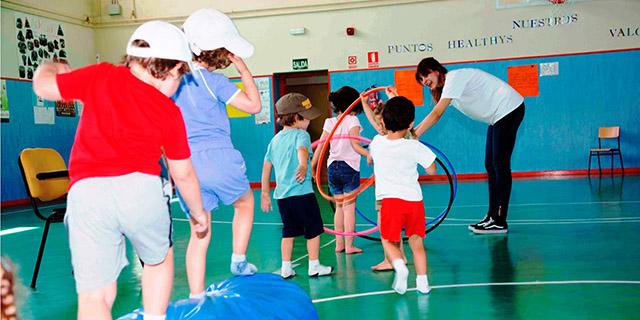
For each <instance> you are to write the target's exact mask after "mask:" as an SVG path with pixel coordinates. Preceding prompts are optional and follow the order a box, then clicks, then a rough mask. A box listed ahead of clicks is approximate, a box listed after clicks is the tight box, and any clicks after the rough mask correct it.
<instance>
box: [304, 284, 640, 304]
mask: <svg viewBox="0 0 640 320" xmlns="http://www.w3.org/2000/svg"><path fill="white" fill-rule="evenodd" d="M556 284H633V285H640V281H634V280H565V281H524V282H485V283H459V284H448V285H441V286H431V290H438V289H450V288H466V287H490V286H531V285H556ZM415 290H416V288H409V289H407V291H415ZM389 293H395V291H393V290H384V291H373V292H363V293H355V294H347V295H342V296H335V297H328V298H321V299H313V300H311V302H313V303H322V302H328V301H336V300H344V299H351V298H358V297H365V296H374V295H382V294H389Z"/></svg>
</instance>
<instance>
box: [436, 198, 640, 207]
mask: <svg viewBox="0 0 640 320" xmlns="http://www.w3.org/2000/svg"><path fill="white" fill-rule="evenodd" d="M634 203H640V201H637V200H621V201H581V202H538V203H535V202H534V203H509V207H531V206H555V205H558V206H574V205H592V204H634ZM445 207H446V206H426V207H425V208H427V209H435V208H445ZM479 207H487V204H466V205H465V204H463V205H453V208H479Z"/></svg>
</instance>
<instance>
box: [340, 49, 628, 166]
mask: <svg viewBox="0 0 640 320" xmlns="http://www.w3.org/2000/svg"><path fill="white" fill-rule="evenodd" d="M544 62H559V66H560V74H559V75H557V76H546V77H540V78H539V80H540V81H539V90H540V93H539V96H537V97H525V105H526V115H525V118H524V121H523V123H522V126H521V127H520V131H519V132H518V140H517V144H516V148H515V151H514V155H513V160H512V168H513V170H514V171H540V170H576V169H586V168H587V160H588V150H589V148H590V147H593V146H597V138H596V137H597V130H598V127H604V126H620V127H621V144H622V146H621V150H622V153H623V156H624V163H625V167H627V168H631V167H635V168H637V167H640V50H634V51H624V52H610V53H598V54H582V55H571V56H558V57H547V58H531V59H518V60H503V61H490V62H480V63H464V64H452V65H447V66H446V67H447V68H448V69H449V70H453V69H458V68H466V67H473V68H478V69H482V70H484V71H487V72H489V73H491V74H493V75H496V76H497V77H499V78H501V79H503V80H505V81H506V79H507V67H509V66H518V65H527V64H539V63H544ZM393 72H394V69H383V70H363V71H353V72H333V73H330V79H331V90H332V91H333V90H336V89H338V88H340V87H342V86H344V85H350V86H352V87H354V88H356V89H358V90H360V91H362V90H364V89H366V88H367V87H369V86H370V85H372V84H375V85H377V86H385V85H391V84H393ZM424 94H425V104H427V105H428V106H420V107H417V108H416V119H417V120H416V121H420V120H422V119H424V117H425V116H426V115H427V114H428V112H429V111H430V110H431V106H432V105H433V102H431V98H430V97H431V95H430V93H429V92H428V90H425V92H424ZM383 96H384V95H383ZM360 121H361V122H362V123H363V124H364V127H365V129H364V131H363V133H362V135H363V136H366V137H369V138H371V137H373V136H374V134H375V131H374V130H373V129H372V128H371V127H370V126H369V125H368V121H367V119H366V117H365V116H364V114H362V115H360ZM486 131H487V126H486V125H485V124H483V123H480V122H476V121H473V120H471V119H469V118H467V117H466V116H464V115H463V114H462V113H460V112H459V111H457V110H456V109H455V108H453V107H450V108H448V109H447V111H446V112H445V114H444V116H443V117H442V118H441V119H440V121H439V122H438V123H437V124H436V125H435V126H434V127H433V128H432V129H431V130H429V131H428V132H427V133H426V134H425V135H424V136H423V137H422V139H423V140H425V141H427V142H429V143H431V144H433V145H434V146H436V147H438V148H439V149H440V150H442V151H443V152H444V153H445V154H446V155H447V156H448V157H449V158H450V160H451V161H452V163H453V164H454V166H455V168H456V170H457V172H458V173H482V172H484V148H485V137H486ZM594 160H595V159H594ZM605 163H606V165H609V162H608V159H607V161H606V162H605ZM596 165H597V164H596ZM616 166H617V163H616ZM362 174H363V176H368V175H370V174H371V169H370V168H367V167H366V166H363V171H362Z"/></svg>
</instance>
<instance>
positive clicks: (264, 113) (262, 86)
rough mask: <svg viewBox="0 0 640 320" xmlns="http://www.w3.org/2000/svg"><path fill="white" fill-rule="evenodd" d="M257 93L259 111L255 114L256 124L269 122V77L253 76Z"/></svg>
mask: <svg viewBox="0 0 640 320" xmlns="http://www.w3.org/2000/svg"><path fill="white" fill-rule="evenodd" d="M254 81H255V82H256V86H257V87H258V93H259V94H260V112H258V113H257V114H256V124H267V123H271V88H270V86H269V77H259V78H255V79H254Z"/></svg>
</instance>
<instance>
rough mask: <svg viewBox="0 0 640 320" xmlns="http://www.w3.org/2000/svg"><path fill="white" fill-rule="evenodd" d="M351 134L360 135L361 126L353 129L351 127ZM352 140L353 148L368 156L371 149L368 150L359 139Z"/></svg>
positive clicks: (353, 135)
mask: <svg viewBox="0 0 640 320" xmlns="http://www.w3.org/2000/svg"><path fill="white" fill-rule="evenodd" d="M349 135H350V136H352V137H359V136H360V127H353V128H351V129H349ZM350 140H351V146H352V147H353V150H355V151H356V152H357V153H358V154H359V155H361V156H363V157H367V156H368V155H369V151H367V149H365V148H364V147H363V146H362V145H361V144H360V141H359V140H356V139H350Z"/></svg>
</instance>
